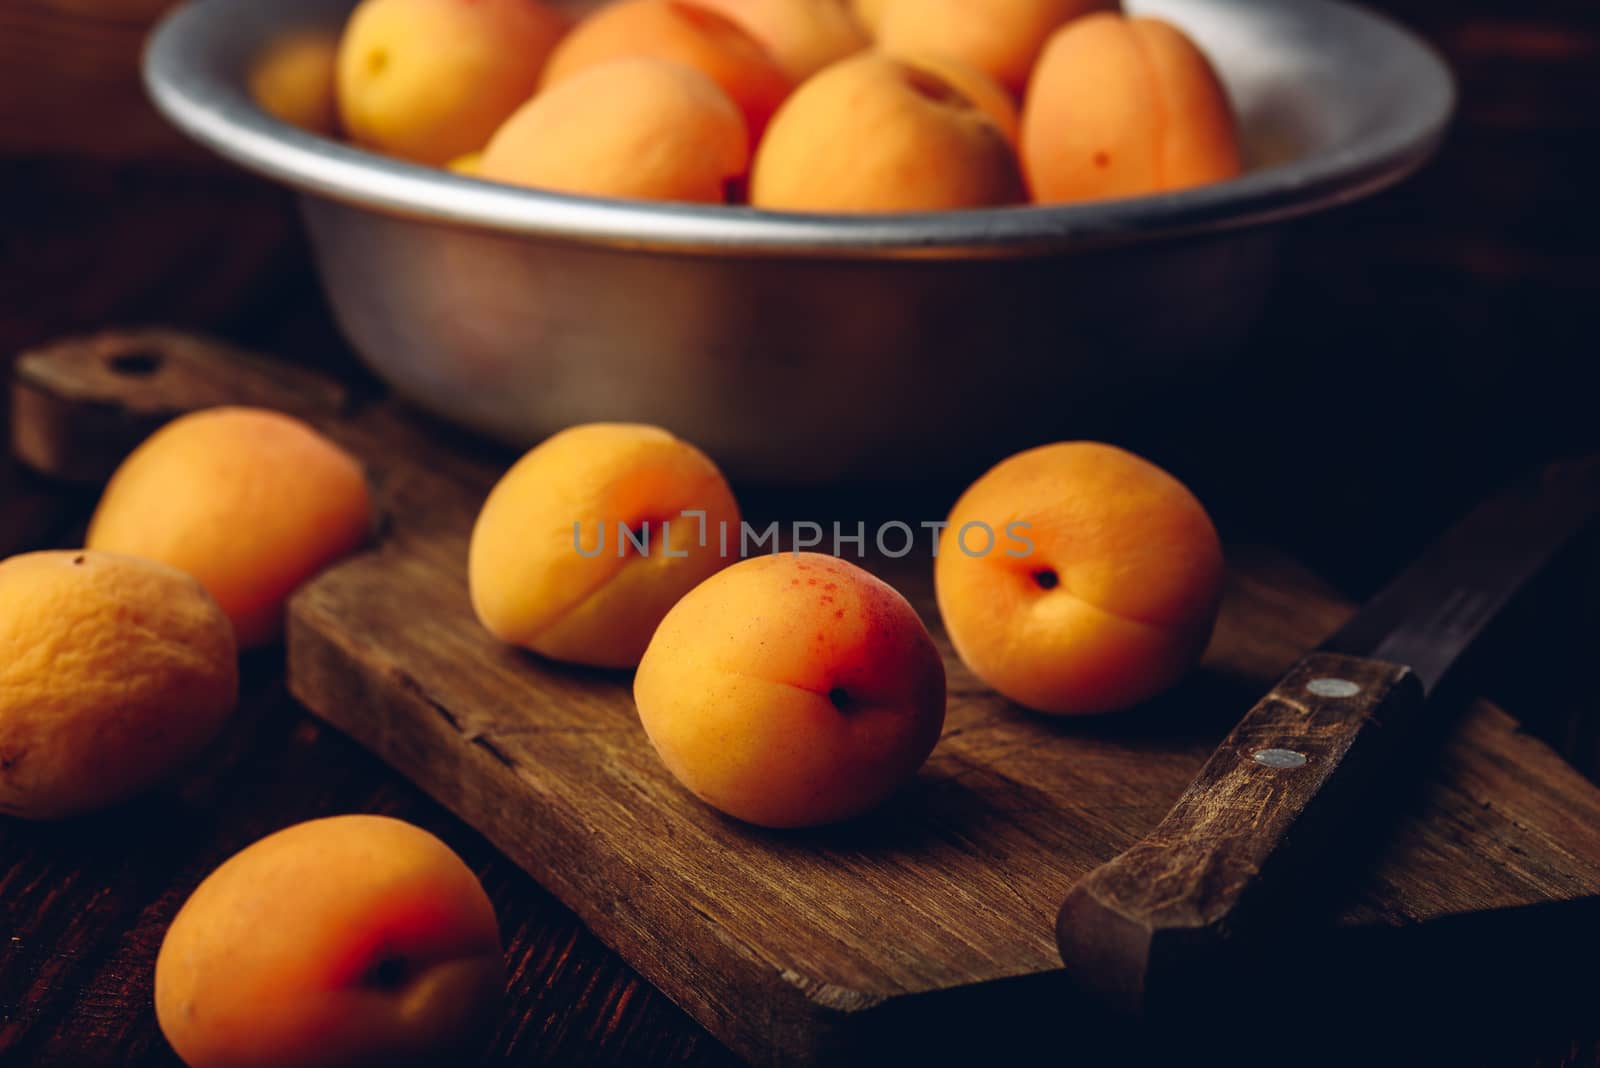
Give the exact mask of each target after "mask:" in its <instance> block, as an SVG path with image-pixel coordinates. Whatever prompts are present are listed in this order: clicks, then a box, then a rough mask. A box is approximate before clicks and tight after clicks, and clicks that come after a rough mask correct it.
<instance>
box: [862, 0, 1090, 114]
mask: <svg viewBox="0 0 1600 1068" xmlns="http://www.w3.org/2000/svg"><path fill="white" fill-rule="evenodd" d="M1120 6H1121V5H1120V3H1119V2H1118V0H887V3H885V4H884V6H883V11H882V14H881V15H880V16H879V19H878V29H877V34H876V37H877V41H878V46H879V47H880V48H882V49H883V50H884V51H886V52H892V53H894V54H896V55H929V56H940V55H942V56H947V57H949V58H950V59H955V60H960V61H961V62H963V63H966V64H967V65H968V66H972V67H977V68H978V69H979V70H981V71H983V72H984V73H985V74H987V75H989V77H991V78H993V79H994V80H995V81H997V82H999V83H1000V84H1001V85H1003V86H1005V87H1006V89H1008V90H1010V91H1011V92H1013V93H1018V94H1020V93H1021V92H1022V91H1023V89H1024V88H1026V87H1027V84H1028V75H1029V72H1031V71H1032V70H1033V64H1034V61H1035V60H1036V59H1037V58H1038V56H1039V51H1040V49H1042V48H1043V47H1044V44H1045V41H1047V40H1048V39H1049V38H1050V35H1051V34H1052V33H1054V32H1056V30H1058V29H1059V28H1061V27H1062V26H1064V25H1066V24H1068V23H1070V22H1071V21H1072V20H1073V19H1076V18H1079V17H1081V16H1083V15H1087V14H1089V13H1090V12H1093V11H1116V10H1118V9H1119V8H1120Z"/></svg>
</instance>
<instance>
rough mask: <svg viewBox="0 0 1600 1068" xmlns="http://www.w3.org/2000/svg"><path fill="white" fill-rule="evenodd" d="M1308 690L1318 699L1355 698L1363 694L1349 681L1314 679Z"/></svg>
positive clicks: (1307, 684) (1308, 685) (1308, 684)
mask: <svg viewBox="0 0 1600 1068" xmlns="http://www.w3.org/2000/svg"><path fill="white" fill-rule="evenodd" d="M1306 689H1307V690H1309V691H1310V692H1311V693H1314V694H1316V695H1317V696H1318V697H1354V696H1355V695H1356V694H1358V693H1360V692H1361V687H1359V686H1357V685H1356V684H1355V683H1353V682H1351V681H1350V680H1349V679H1312V680H1311V681H1310V682H1308V683H1306Z"/></svg>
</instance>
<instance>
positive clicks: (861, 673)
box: [633, 553, 945, 827]
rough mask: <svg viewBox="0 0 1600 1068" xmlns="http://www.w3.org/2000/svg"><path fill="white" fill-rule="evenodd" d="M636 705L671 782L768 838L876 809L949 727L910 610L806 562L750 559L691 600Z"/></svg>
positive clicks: (826, 564) (940, 686) (936, 676)
mask: <svg viewBox="0 0 1600 1068" xmlns="http://www.w3.org/2000/svg"><path fill="white" fill-rule="evenodd" d="M633 692H634V699H635V701H636V702H637V704H638V706H639V717H640V719H641V720H642V721H643V724H644V729H645V732H646V733H647V734H648V735H649V737H650V741H651V743H652V744H654V746H655V748H656V751H657V752H658V753H659V754H660V755H661V759H662V761H663V762H665V764H666V766H667V768H668V769H669V770H670V771H671V772H672V773H673V775H675V776H676V777H677V778H678V780H679V781H680V782H682V783H683V784H684V785H685V786H686V787H688V789H689V790H690V792H692V793H693V794H695V795H696V796H697V797H699V798H700V799H701V800H703V801H704V802H706V803H707V804H708V805H711V806H712V807H713V808H716V809H718V810H719V811H721V812H724V813H727V814H728V815H730V816H733V817H736V818H737V819H741V820H744V821H745V822H747V823H754V824H757V825H760V826H764V827H805V826H816V825H821V824H827V823H835V822H838V821H840V820H845V819H850V818H852V817H854V816H858V815H860V814H862V813H864V812H866V811H868V810H870V809H872V808H874V807H876V806H877V805H879V804H880V803H882V802H883V801H884V800H886V799H887V798H888V797H889V796H890V795H891V794H893V793H894V792H895V791H897V790H899V789H900V788H901V787H902V786H904V785H905V784H906V783H907V782H908V781H910V779H911V778H912V777H913V776H914V775H915V774H916V772H917V769H918V768H920V767H921V766H922V764H923V762H924V761H925V760H926V759H927V757H928V754H929V753H930V752H932V750H933V747H934V745H935V744H936V743H937V742H938V740H939V734H940V731H941V730H942V728H943V725H944V710H945V679H944V663H943V661H942V660H940V658H939V654H938V652H937V651H936V650H935V648H934V645H933V641H932V639H931V638H929V636H928V632H927V629H926V628H925V627H924V626H923V625H922V620H921V619H919V618H918V616H917V613H916V610H915V609H913V608H912V607H911V605H910V604H908V603H907V602H906V600H905V598H904V597H902V596H900V594H899V593H898V592H896V591H895V590H894V589H893V588H892V587H891V586H889V585H887V584H886V583H884V582H882V581H880V580H879V579H877V578H875V577H873V576H872V575H870V574H868V573H867V572H866V571H864V570H862V569H861V568H859V567H857V566H855V565H854V564H849V563H846V562H845V561H843V560H839V559H836V558H834V557H831V556H821V555H817V554H814V553H801V554H793V553H785V554H782V555H777V556H762V557H755V558H752V559H749V560H746V561H744V562H742V563H739V564H735V565H734V566H733V567H730V568H728V569H727V570H726V571H723V572H722V573H720V574H718V575H716V576H714V577H713V578H711V579H708V580H707V581H706V582H704V583H703V584H701V585H700V586H699V587H697V588H696V589H695V590H694V591H693V592H691V593H690V594H689V595H688V596H686V597H684V598H683V600H682V601H680V602H678V604H677V605H676V606H675V607H674V608H673V609H672V611H671V612H669V613H668V614H667V617H666V619H665V620H663V621H662V623H661V627H660V629H659V630H657V631H656V635H655V638H654V640H652V641H651V643H650V649H649V651H648V652H646V653H645V656H644V660H643V662H642V663H641V664H640V665H639V672H638V675H637V676H636V677H635V679H634V687H633Z"/></svg>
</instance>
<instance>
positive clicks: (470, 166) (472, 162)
mask: <svg viewBox="0 0 1600 1068" xmlns="http://www.w3.org/2000/svg"><path fill="white" fill-rule="evenodd" d="M482 166H483V153H482V152H467V153H465V154H463V155H460V156H457V157H456V158H455V159H453V160H451V161H450V162H449V163H447V164H445V167H446V168H447V169H449V170H452V171H455V172H456V173H457V174H465V175H467V176H468V177H469V178H471V177H476V176H477V174H478V171H479V169H480V168H481V167H482Z"/></svg>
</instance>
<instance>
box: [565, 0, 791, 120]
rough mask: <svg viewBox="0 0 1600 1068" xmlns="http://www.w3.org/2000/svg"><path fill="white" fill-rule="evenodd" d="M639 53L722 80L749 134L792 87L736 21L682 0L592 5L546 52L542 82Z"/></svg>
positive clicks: (774, 108)
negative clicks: (593, 8) (548, 54)
mask: <svg viewBox="0 0 1600 1068" xmlns="http://www.w3.org/2000/svg"><path fill="white" fill-rule="evenodd" d="M641 56H642V57H649V58H652V59H667V60H671V61H673V62H674V63H682V64H683V65H684V66H686V67H693V68H694V69H695V70H698V71H699V72H700V73H702V74H704V75H705V76H706V77H708V78H710V79H711V80H712V81H714V82H716V83H717V84H718V85H720V86H721V87H722V91H723V92H725V93H727V94H728V97H729V98H730V99H731V100H732V101H733V102H734V103H735V104H736V105H738V108H739V110H740V112H742V113H743V114H744V117H745V120H746V122H747V123H748V124H749V132H750V138H751V141H752V142H754V141H755V140H757V139H759V138H760V136H761V132H762V131H763V130H765V129H766V127H767V121H768V120H769V119H770V118H771V117H772V113H773V112H774V111H776V110H777V109H778V105H779V104H780V103H782V101H783V99H784V97H786V96H788V95H789V90H790V88H791V87H792V84H791V82H790V81H789V77H788V75H786V74H784V73H783V68H781V67H779V66H778V62H777V60H776V59H774V58H773V57H772V54H771V53H769V52H768V51H767V50H766V49H765V48H764V47H762V45H761V43H760V42H759V41H757V40H756V39H755V38H754V37H752V36H751V35H750V34H749V33H748V32H747V31H745V30H744V29H743V28H742V27H740V26H739V24H738V23H736V22H734V21H732V20H731V19H729V18H728V17H727V16H725V15H723V14H721V13H719V12H716V11H711V10H709V9H708V8H704V7H701V6H700V5H698V4H691V3H683V2H680V0H622V2H621V3H617V4H610V5H608V6H606V7H602V8H600V9H599V10H597V11H595V12H594V13H593V14H592V15H590V16H589V17H588V18H586V19H584V20H583V21H582V22H580V23H579V24H578V26H577V28H576V29H574V30H573V31H572V32H571V33H570V34H568V35H567V38H566V40H564V41H562V42H561V45H560V47H558V48H557V49H556V50H555V53H554V54H553V55H552V56H551V57H550V62H549V64H548V66H546V68H545V72H544V85H545V86H546V87H549V86H553V85H556V84H558V83H559V82H561V81H563V80H565V79H567V78H570V77H572V75H574V74H576V73H577V72H579V71H581V70H583V69H585V68H586V67H593V66H595V65H597V64H600V63H605V62H608V61H610V60H615V59H627V58H633V57H641Z"/></svg>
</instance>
